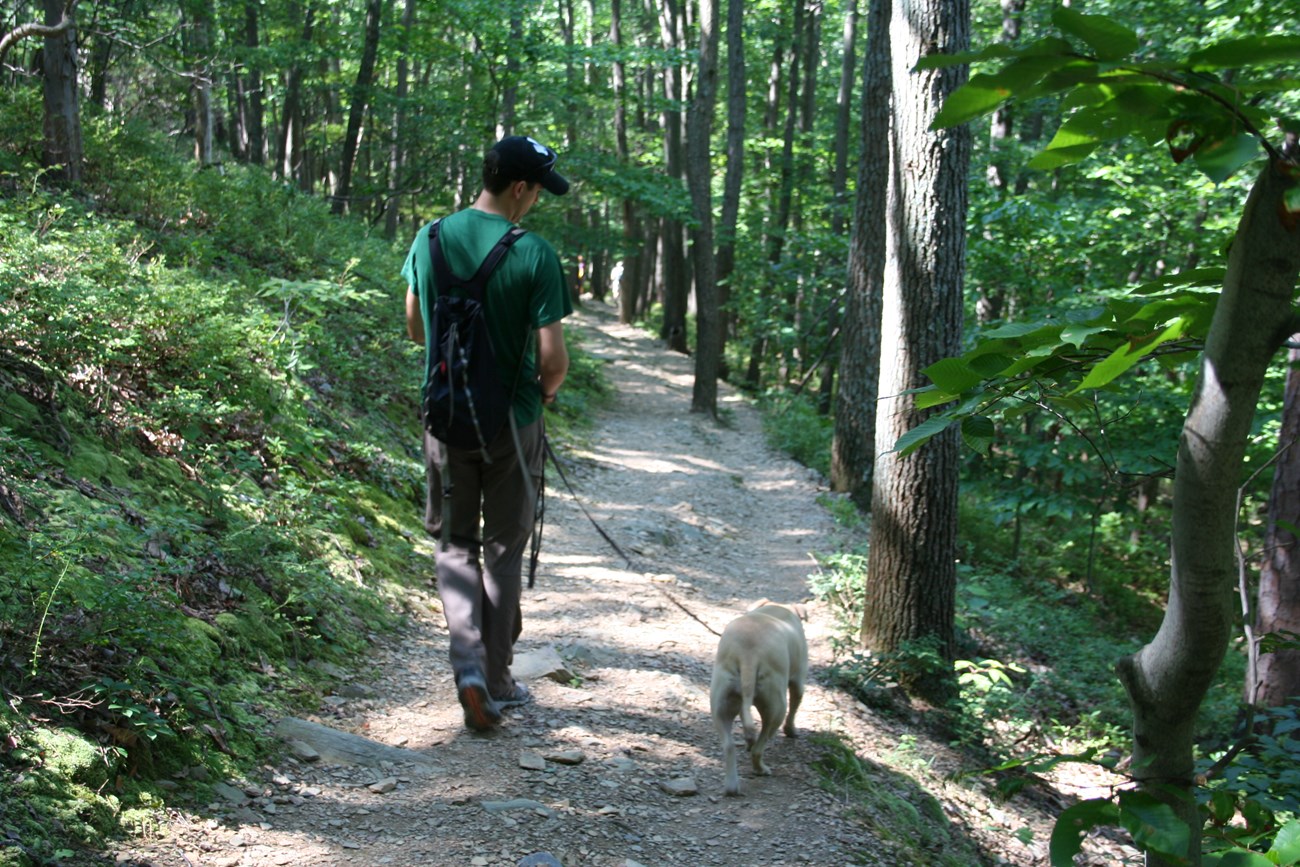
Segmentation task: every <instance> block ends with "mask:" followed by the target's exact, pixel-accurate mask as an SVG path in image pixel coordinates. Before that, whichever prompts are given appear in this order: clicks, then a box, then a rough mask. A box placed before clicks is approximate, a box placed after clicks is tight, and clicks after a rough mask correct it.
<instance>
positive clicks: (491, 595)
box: [424, 419, 544, 697]
mask: <svg viewBox="0 0 1300 867" xmlns="http://www.w3.org/2000/svg"><path fill="white" fill-rule="evenodd" d="M542 424H543V422H542V421H541V420H540V419H539V420H538V421H536V422H534V423H533V424H530V425H528V426H527V427H524V428H520V429H519V446H520V448H518V449H517V448H516V446H515V440H514V436H513V435H512V432H511V428H510V426H509V425H507V426H506V427H505V428H504V429H503V430H502V431H501V433H500V434H498V435H497V437H496V439H494V440H493V441H492V444H491V446H490V447H489V448H488V449H487V452H488V458H490V459H491V460H490V462H489V461H487V460H484V457H483V454H482V452H481V451H479V450H477V449H475V450H468V449H457V448H450V447H448V446H446V445H444V444H443V443H441V442H439V441H438V440H436V439H434V438H433V437H432V436H430V435H429V434H428V433H427V432H426V433H425V435H424V456H425V467H426V482H427V490H426V497H425V515H424V526H425V529H426V530H428V531H429V533H430V534H432V535H433V537H434V538H436V539H438V540H439V541H440V542H441V544H440V545H439V546H438V558H437V575H438V596H439V597H440V598H441V600H442V610H443V614H444V616H445V617H446V618H447V631H448V633H449V634H450V636H451V650H450V652H451V668H452V673H453V674H454V675H455V677H456V681H457V682H459V681H460V679H461V677H462V676H463V675H464V674H466V673H468V672H478V673H479V674H481V675H483V678H484V680H485V681H486V682H487V687H488V691H489V692H491V693H492V694H493V695H494V696H498V697H501V696H507V695H510V694H511V693H512V691H513V690H514V685H515V684H514V679H513V678H512V677H511V675H510V663H511V662H512V661H513V659H514V644H515V640H516V639H517V638H518V637H519V633H520V631H521V630H522V629H523V620H522V617H521V615H520V611H519V596H520V590H521V586H522V583H523V582H522V576H523V563H524V550H525V548H526V547H527V546H528V539H529V537H530V535H531V534H532V530H533V515H534V511H535V509H536V506H537V502H536V496H535V494H534V495H532V496H530V494H529V491H528V488H527V485H525V483H524V475H523V472H522V471H521V469H520V465H519V454H520V452H522V454H523V459H524V465H525V466H526V467H527V468H528V474H529V476H530V477H531V478H532V483H533V492H536V490H537V487H538V485H540V484H541V477H542V460H543V457H544V442H543V439H542V433H543V429H542ZM444 464H445V466H446V477H445V478H444V477H443V466H444Z"/></svg>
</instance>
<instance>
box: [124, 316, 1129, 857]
mask: <svg viewBox="0 0 1300 867" xmlns="http://www.w3.org/2000/svg"><path fill="white" fill-rule="evenodd" d="M570 322H571V325H570V331H571V332H579V333H580V335H581V340H582V344H583V346H584V348H585V349H586V350H587V351H588V352H589V353H590V354H592V355H593V356H595V357H596V358H598V359H600V360H601V361H602V362H604V365H605V371H606V375H607V378H608V379H609V381H610V383H611V385H612V387H613V389H614V390H615V392H616V394H617V397H616V399H615V401H614V404H613V406H612V407H610V408H609V409H607V410H603V411H602V412H601V414H600V417H599V419H598V420H597V421H596V427H595V429H594V431H592V433H591V434H590V436H589V437H587V438H586V440H585V442H584V443H583V444H581V445H578V446H571V447H569V448H567V449H565V450H563V452H562V453H561V460H562V461H563V465H564V469H565V474H566V475H567V477H568V479H569V481H570V482H571V483H572V484H573V487H574V490H575V491H576V494H577V496H576V498H575V496H574V494H572V493H570V491H569V490H568V489H567V488H566V486H565V485H564V484H563V483H562V482H561V481H560V479H559V478H558V476H557V474H556V473H555V471H554V468H553V467H549V466H548V468H547V499H546V504H547V505H546V522H545V531H544V536H543V544H542V557H541V564H540V568H539V570H538V577H537V583H536V586H535V587H534V588H533V589H531V590H525V591H524V601H523V607H524V631H523V635H522V637H521V638H520V640H519V643H518V645H517V647H516V655H517V659H516V664H515V670H516V673H517V674H518V675H520V676H521V679H523V680H525V681H526V682H527V683H528V685H529V687H530V688H531V690H532V693H533V701H532V702H531V703H530V704H528V705H525V706H523V707H520V708H514V709H511V710H508V711H506V718H505V721H504V723H503V724H502V725H501V726H500V727H499V728H498V729H496V730H494V731H492V732H490V733H488V734H477V733H473V732H471V731H469V730H467V729H466V728H465V726H464V724H463V720H462V714H461V710H460V707H459V705H458V703H457V700H456V695H455V691H454V688H453V685H452V680H451V674H450V669H449V666H448V662H447V655H446V629H445V627H444V623H443V619H442V613H441V609H440V607H439V604H438V599H437V595H436V590H435V588H434V587H433V584H432V581H431V580H430V581H429V582H428V584H427V587H428V589H427V590H425V591H420V590H415V591H412V592H411V594H410V596H409V598H408V600H407V605H408V608H409V612H410V616H409V624H408V626H407V628H406V629H405V630H404V631H403V632H402V634H401V635H399V636H395V637H393V638H392V639H385V640H383V641H382V642H381V644H380V646H379V649H378V650H377V651H376V652H375V653H374V655H373V658H371V659H369V660H366V661H365V662H364V663H363V666H362V668H361V669H360V670H359V671H358V672H357V673H355V674H354V675H353V676H352V677H351V679H350V680H348V681H347V682H346V683H345V685H344V686H343V687H342V688H340V689H339V690H338V691H337V693H336V694H335V695H331V696H328V697H327V699H326V701H325V702H324V704H323V705H322V707H321V708H320V709H319V711H318V713H317V714H315V715H314V716H312V717H311V718H309V719H307V720H284V721H281V722H280V726H279V732H280V735H281V737H282V738H283V739H284V740H285V741H286V743H287V745H288V749H287V750H286V752H285V753H284V755H283V757H282V758H281V759H280V760H279V761H278V762H277V763H276V764H275V765H273V766H268V767H266V768H264V769H262V770H263V775H262V776H261V777H260V778H257V779H247V780H239V781H236V780H230V781H224V782H221V783H219V784H217V786H215V795H214V797H215V801H214V803H212V804H208V805H204V806H203V807H201V808H198V809H195V810H191V811H181V810H173V811H172V812H171V822H170V823H169V825H168V826H167V827H165V828H162V829H158V830H157V831H155V832H154V833H153V834H152V835H149V836H147V837H142V838H140V839H135V840H132V841H129V842H128V843H126V844H123V845H122V846H121V847H120V848H119V849H118V850H117V852H116V853H115V854H116V860H117V862H118V863H119V864H138V865H146V864H147V865H156V867H200V865H201V867H237V865H238V867H268V865H280V867H284V865H355V867H377V865H398V867H401V865H412V867H414V865H455V867H462V865H484V867H504V865H509V867H516V865H533V867H537V865H556V864H559V865H565V867H575V865H590V867H637V865H643V867H658V865H691V867H694V865H771V867H777V865H808V864H811V865H849V864H864V865H881V867H884V865H889V867H898V865H912V864H917V865H924V864H938V863H944V862H942V861H941V860H940V858H941V855H942V851H941V847H942V846H943V841H939V840H910V839H906V837H907V835H906V831H905V825H901V824H899V823H896V822H892V821H891V820H890V817H888V816H881V815H869V814H867V813H865V812H864V809H863V808H862V807H861V806H860V805H859V804H858V803H857V800H856V799H855V798H854V797H853V796H852V795H851V793H850V792H847V791H831V790H828V789H827V788H826V787H824V786H823V785H822V783H821V776H820V774H819V772H818V770H817V768H816V766H815V765H816V763H817V761H818V760H819V759H820V758H822V757H823V756H824V755H825V753H826V751H827V749H828V747H827V745H826V741H827V738H826V737H825V736H828V735H830V736H834V737H835V738H838V739H839V740H840V741H841V742H843V743H845V744H847V745H849V746H851V747H852V748H853V750H854V751H855V752H856V753H857V754H858V755H859V756H861V757H862V758H863V759H864V768H865V769H866V770H867V772H868V774H869V777H870V784H871V785H878V786H880V787H881V788H882V789H894V790H896V791H897V795H896V797H895V801H902V802H905V801H907V800H908V799H909V798H915V796H916V795H917V793H928V796H929V797H928V799H927V798H924V797H922V798H919V799H915V800H917V802H916V803H914V804H913V805H912V806H913V809H922V808H923V803H921V802H922V801H925V802H927V803H929V804H930V805H932V809H933V810H934V811H937V812H941V813H942V816H943V817H944V818H946V819H947V821H948V822H949V823H950V824H951V826H952V828H953V829H954V833H956V834H959V835H961V836H964V837H966V838H967V839H969V840H970V841H972V844H973V845H972V850H973V851H979V852H980V855H979V863H981V864H1005V865H1039V864H1046V863H1047V855H1046V852H1047V841H1048V839H1049V836H1050V832H1051V816H1050V813H1051V812H1053V811H1057V812H1059V809H1060V807H1061V806H1062V805H1063V804H1064V803H1067V801H1066V800H1065V798H1066V797H1075V796H1078V795H1079V794H1080V792H1075V791H1072V792H1070V793H1069V795H1068V796H1066V795H1056V794H1055V793H1054V792H1052V791H1051V790H1047V792H1046V794H1045V795H1043V796H1040V797H1038V798H1036V799H1027V798H1024V797H1021V798H1017V799H1014V800H1013V801H1011V802H1007V803H997V802H995V801H993V800H992V799H991V798H990V797H989V795H988V794H987V793H986V792H985V790H984V788H985V787H983V786H981V785H980V784H978V782H971V781H968V782H965V783H957V782H953V781H952V780H950V779H949V776H950V772H951V771H952V770H955V769H956V768H957V767H958V765H957V759H956V758H955V757H953V756H951V755H949V752H948V749H947V747H946V745H945V744H943V743H942V742H941V741H939V742H936V741H934V740H932V739H931V738H930V737H929V736H928V735H926V734H924V733H923V732H922V731H921V730H919V729H911V728H909V727H908V720H907V719H906V718H900V717H898V716H889V717H883V716H881V715H880V714H877V713H875V712H874V711H872V710H870V709H869V708H867V707H866V706H864V705H862V704H861V703H860V702H858V701H856V700H855V699H854V698H853V697H852V696H850V695H848V694H846V693H844V692H842V691H839V690H836V689H834V688H832V687H829V686H827V685H826V684H825V679H824V677H823V676H822V673H823V672H824V670H825V668H826V667H827V666H828V665H829V664H830V663H831V661H832V654H831V641H830V639H831V637H832V636H833V635H834V630H835V625H834V614H833V612H832V611H830V610H829V609H828V608H827V607H826V606H825V605H822V604H819V603H817V602H816V601H815V600H813V599H811V597H810V594H809V592H808V589H807V578H808V575H809V574H810V573H812V572H813V571H814V570H815V569H816V564H815V561H814V560H813V557H812V555H813V554H814V553H829V552H831V551H834V550H836V549H837V548H838V547H843V546H844V545H845V544H847V541H846V538H845V533H846V532H847V531H845V530H843V529H841V528H839V527H837V525H836V524H835V522H834V521H833V520H832V518H831V516H830V514H829V512H828V511H827V510H826V508H824V507H823V505H822V504H821V501H820V498H822V497H824V496H826V495H827V490H826V487H825V482H824V480H823V479H822V478H821V477H820V476H819V475H818V474H817V473H815V472H813V471H811V470H809V469H808V468H806V467H803V466H801V465H799V464H797V463H796V462H794V461H792V460H790V459H788V458H786V457H784V456H782V455H780V454H778V453H776V452H775V451H773V450H772V449H771V448H769V447H768V446H767V445H766V444H765V442H764V438H763V434H762V430H761V424H760V419H759V416H758V413H757V411H756V410H755V409H754V408H753V407H752V406H750V405H749V404H748V403H747V402H746V401H745V400H744V399H742V398H741V397H740V396H739V395H738V394H737V393H736V392H735V391H734V390H732V389H731V388H729V387H728V386H727V385H726V384H725V383H720V386H719V404H720V408H721V415H722V422H721V423H719V422H715V421H713V420H711V419H709V418H706V417H704V416H701V415H699V414H692V413H691V412H690V401H691V390H692V381H693V370H692V360H691V359H690V358H688V357H685V356H682V355H680V354H676V353H673V352H670V351H668V350H666V349H665V348H664V347H663V345H662V344H661V343H660V342H658V341H656V340H654V339H653V338H651V337H649V336H647V335H646V334H645V333H644V332H642V331H639V330H637V329H634V328H631V327H628V326H623V325H619V324H618V322H617V318H616V316H615V314H614V312H613V310H612V309H611V308H609V307H608V306H606V305H602V304H599V303H596V302H589V303H588V304H587V305H586V306H585V307H584V308H583V309H582V310H580V311H579V313H578V314H577V315H576V316H575V317H574V319H573V320H570ZM562 399H563V393H561V400H562ZM583 509H585V510H586V511H587V512H589V513H590V515H591V517H592V518H594V519H595V520H596V521H597V522H598V523H599V524H600V526H601V527H602V528H603V529H604V530H605V531H606V532H607V533H608V534H609V535H610V536H611V537H612V538H613V539H614V540H615V541H616V542H617V543H618V545H619V547H620V548H621V549H622V550H623V551H624V552H625V553H626V554H627V555H628V556H629V558H630V563H629V562H625V561H624V560H623V559H622V558H621V557H620V556H619V555H618V554H616V553H615V551H614V550H613V549H612V548H611V547H610V546H609V545H608V544H607V543H606V542H605V541H604V540H603V539H602V538H601V537H600V535H599V534H598V533H597V531H596V530H595V529H594V527H593V526H592V524H591V522H590V521H589V520H588V518H587V516H586V515H585V514H584V512H583ZM420 544H421V546H422V548H425V549H427V552H428V554H429V557H430V561H429V562H430V568H429V573H430V576H432V571H433V570H432V556H433V550H434V549H433V545H432V544H431V543H430V542H428V541H424V540H422V541H421V542H420ZM761 598H768V599H771V600H773V601H777V602H803V603H805V604H806V611H807V614H808V620H807V622H806V623H805V629H806V632H807V635H808V640H809V649H810V661H811V666H810V668H811V670H810V677H809V686H808V690H807V693H806V695H805V699H804V703H803V707H802V708H801V710H800V712H799V715H798V718H797V721H796V722H797V728H798V731H799V735H800V736H799V737H797V738H793V739H791V738H785V737H782V736H780V735H778V736H777V737H776V738H774V739H773V741H772V743H771V744H770V745H769V747H768V751H767V762H768V764H769V766H770V767H771V769H772V772H773V773H772V776H767V777H756V776H754V775H753V773H752V771H751V769H750V767H749V762H748V761H747V758H746V757H745V754H744V752H743V749H742V751H741V759H740V770H741V788H742V793H743V794H742V796H741V797H738V798H731V797H725V796H724V795H723V792H722V788H723V781H722V756H721V746H720V744H719V743H718V737H717V734H716V733H715V731H714V729H713V724H712V721H711V719H710V716H709V707H708V705H709V697H708V686H709V677H710V673H711V669H712V663H713V654H714V651H715V649H716V646H717V636H718V634H719V633H720V632H721V631H722V629H723V627H724V626H725V625H726V624H727V622H728V621H729V620H731V618H733V617H735V616H737V615H739V614H741V613H743V612H744V611H745V610H746V609H748V608H749V607H751V606H752V605H753V604H754V603H755V602H757V601H758V600H759V599H761ZM736 735H737V737H738V736H739V731H738V730H737V732H736ZM819 735H820V736H819ZM1054 799H1055V800H1054ZM920 827H924V826H920ZM1022 829H1028V830H1029V831H1032V838H1031V837H1029V836H1028V835H1026V834H1025V833H1024V831H1023V830H1022ZM1017 832H1020V837H1018V836H1017ZM1021 837H1023V838H1024V839H1025V840H1027V842H1021ZM946 863H952V862H951V861H950V860H949V861H948V862H946ZM1079 863H1080V864H1083V863H1087V864H1097V865H1101V864H1107V865H1115V864H1123V863H1138V861H1137V860H1136V856H1135V853H1133V852H1132V850H1129V849H1125V848H1122V847H1119V846H1118V845H1116V844H1113V843H1106V842H1105V841H1102V843H1100V844H1098V845H1093V846H1091V848H1090V854H1089V855H1088V857H1087V859H1086V860H1080V861H1079Z"/></svg>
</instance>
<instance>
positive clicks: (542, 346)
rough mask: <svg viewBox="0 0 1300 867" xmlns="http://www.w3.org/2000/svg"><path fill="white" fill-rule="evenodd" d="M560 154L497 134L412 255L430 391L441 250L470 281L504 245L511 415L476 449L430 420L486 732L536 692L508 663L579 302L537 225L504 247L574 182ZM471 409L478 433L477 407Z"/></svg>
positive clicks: (436, 486)
mask: <svg viewBox="0 0 1300 867" xmlns="http://www.w3.org/2000/svg"><path fill="white" fill-rule="evenodd" d="M555 162H556V154H555V151H553V150H551V149H550V148H548V147H546V146H545V145H543V144H540V143H538V142H537V141H534V140H533V139H532V138H529V137H526V136H509V137H507V138H503V139H502V140H501V141H499V142H497V143H496V144H495V145H493V146H492V148H491V149H490V150H489V151H488V152H487V153H486V154H485V155H484V158H483V189H482V192H480V194H479V196H478V198H477V199H476V200H475V201H474V203H473V204H472V205H470V206H469V207H468V208H465V209H464V210H461V211H457V212H456V213H454V214H452V215H450V216H448V217H444V218H443V219H441V220H438V221H437V228H436V230H435V238H434V239H432V240H433V243H434V244H436V245H437V247H438V249H437V250H433V249H432V248H431V239H430V237H429V234H430V226H432V225H433V224H430V226H425V227H424V228H422V229H420V231H419V233H418V234H417V235H416V237H415V241H414V242H413V243H412V245H411V250H410V253H409V254H408V255H407V257H406V262H405V264H404V265H403V266H402V276H403V277H404V278H405V279H406V283H407V286H408V287H409V291H408V292H407V294H406V327H407V333H408V334H409V335H410V337H411V339H412V340H414V341H416V342H417V343H421V344H424V346H425V359H426V360H425V380H424V381H425V383H426V386H425V390H426V392H428V390H429V388H430V382H431V375H433V374H434V373H435V372H436V371H435V369H434V367H433V362H434V361H435V360H436V359H435V356H436V355H437V354H438V349H439V347H438V346H436V345H435V340H436V335H435V334H434V331H435V329H436V328H437V327H440V324H439V323H437V322H435V321H434V317H433V313H432V311H433V309H434V307H435V303H434V302H436V301H438V295H439V291H440V290H441V291H442V292H443V293H444V294H446V293H448V292H449V291H450V294H453V295H454V294H457V291H458V288H459V287H454V288H451V289H450V290H449V287H447V286H445V285H443V286H440V285H439V284H440V281H439V280H437V279H436V275H437V273H438V267H437V265H438V262H436V261H435V259H434V254H435V252H436V253H440V255H441V259H442V262H443V263H445V270H443V272H442V273H443V274H444V278H445V277H446V275H447V272H450V274H451V275H454V279H452V280H451V281H450V282H452V283H459V284H464V283H466V282H473V278H472V277H471V275H475V276H478V275H479V273H480V272H479V269H480V266H484V263H485V260H487V259H488V258H489V254H495V255H501V253H502V252H504V255H502V256H501V258H500V260H499V262H497V264H496V266H495V267H494V268H493V267H492V266H491V264H488V265H486V266H485V267H487V268H489V269H491V273H490V276H488V278H487V280H486V284H485V288H484V292H483V303H482V318H483V320H484V321H485V322H486V333H487V335H488V337H489V338H490V340H489V342H490V344H491V349H492V351H493V354H494V355H495V362H496V373H497V376H498V377H499V379H500V382H501V385H503V386H504V388H505V390H506V394H508V395H509V407H510V409H509V412H507V413H505V415H506V416H508V417H509V423H506V424H504V425H503V426H502V427H501V428H500V430H499V431H497V432H496V433H495V434H494V435H492V436H491V437H490V439H488V438H487V437H484V438H485V439H488V441H486V442H481V443H478V444H477V445H475V446H474V447H464V445H463V444H462V446H461V447H457V446H454V445H450V444H448V443H445V442H442V441H440V440H439V439H437V438H435V437H434V436H433V435H432V434H430V433H429V432H428V430H427V429H426V432H425V434H424V453H425V464H426V480H427V491H426V504H425V529H427V530H428V531H429V533H431V534H432V535H433V536H434V538H436V539H438V540H439V542H440V545H439V549H438V557H437V579H438V595H439V597H440V598H441V600H442V607H443V613H444V615H445V616H446V618H447V631H448V632H449V633H450V638H451V646H450V655H451V667H452V672H453V674H454V675H455V678H456V693H457V696H458V697H459V699H460V703H461V706H462V708H463V709H464V712H465V724H466V725H467V726H468V727H470V728H471V729H474V730H476V731H486V730H489V729H491V728H493V727H494V726H495V725H497V723H499V722H500V721H501V711H502V709H503V708H507V707H511V706H515V705H520V704H524V703H525V702H527V701H528V700H529V699H530V695H529V692H528V688H527V687H526V686H525V685H524V684H523V683H520V682H517V681H515V679H514V678H513V677H512V676H511V673H510V664H511V662H512V659H513V655H514V643H515V640H516V639H517V638H518V637H519V634H520V631H521V630H522V628H523V621H522V617H521V614H520V605H519V600H520V590H521V585H522V573H523V561H524V551H525V548H526V547H527V544H528V539H529V536H530V534H531V531H532V526H533V517H534V510H535V508H536V497H535V496H534V494H535V492H536V490H537V485H538V484H540V483H541V475H542V462H543V459H544V442H543V421H542V407H543V405H545V404H550V403H553V402H554V401H555V396H556V392H557V391H558V390H559V388H560V385H561V383H563V382H564V377H565V374H566V373H567V372H568V368H569V355H568V350H567V349H566V348H565V344H564V331H563V325H562V323H561V320H562V319H563V318H564V317H566V316H568V315H570V314H571V313H572V312H573V303H572V301H571V299H570V297H569V291H568V287H567V286H566V285H565V278H564V271H563V269H562V267H561V265H560V259H559V257H558V256H557V255H556V253H555V250H554V249H553V248H552V247H551V245H550V244H549V243H547V242H546V241H545V240H544V239H542V238H541V237H540V236H538V235H536V234H534V233H532V232H526V233H520V232H516V233H515V234H516V235H517V237H512V238H510V240H509V241H507V242H505V243H509V246H508V248H507V249H505V250H504V251H499V250H496V249H495V248H497V246H498V242H502V241H503V238H505V236H507V235H508V234H509V233H511V231H512V230H513V229H515V228H516V226H517V224H518V222H519V221H520V220H522V219H523V217H524V215H526V214H527V213H528V212H529V210H530V209H531V208H532V207H533V206H534V205H535V204H537V200H538V198H539V197H540V196H541V193H542V191H543V190H546V191H547V192H549V193H552V194H554V195H564V194H565V193H566V192H567V191H568V189H569V182H568V181H567V180H566V179H565V178H564V177H563V176H561V175H560V174H558V173H557V172H556V171H555ZM511 241H512V242H513V243H510V242H511ZM444 303H445V302H444ZM439 309H441V308H439ZM533 335H535V336H536V340H535V347H534V340H533ZM472 397H473V395H471V398H472ZM426 398H427V394H426ZM481 403H482V401H480V404H481ZM471 404H472V400H471ZM426 407H427V399H426ZM471 410H473V407H472V405H471ZM463 415H464V413H462V416H463ZM473 420H474V424H475V429H476V430H477V429H478V418H477V417H475V418H474V419H473ZM426 421H427V419H426Z"/></svg>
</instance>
